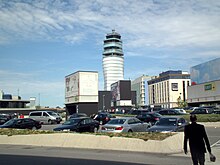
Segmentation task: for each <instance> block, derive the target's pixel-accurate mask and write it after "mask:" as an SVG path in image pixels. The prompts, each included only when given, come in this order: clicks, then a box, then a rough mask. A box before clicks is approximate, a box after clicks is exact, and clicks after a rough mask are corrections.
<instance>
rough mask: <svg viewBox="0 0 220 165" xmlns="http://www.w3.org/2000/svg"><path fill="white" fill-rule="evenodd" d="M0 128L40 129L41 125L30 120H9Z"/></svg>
mask: <svg viewBox="0 0 220 165" xmlns="http://www.w3.org/2000/svg"><path fill="white" fill-rule="evenodd" d="M0 128H16V129H33V130H35V129H40V128H41V123H40V122H39V121H36V120H34V119H31V118H24V119H17V118H14V119H11V120H9V121H7V122H6V123H4V124H3V125H1V126H0Z"/></svg>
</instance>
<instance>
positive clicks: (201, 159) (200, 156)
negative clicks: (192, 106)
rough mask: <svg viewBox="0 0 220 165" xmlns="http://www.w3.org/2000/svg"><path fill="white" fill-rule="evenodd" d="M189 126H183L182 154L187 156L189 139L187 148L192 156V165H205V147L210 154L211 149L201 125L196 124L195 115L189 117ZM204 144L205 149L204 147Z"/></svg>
mask: <svg viewBox="0 0 220 165" xmlns="http://www.w3.org/2000/svg"><path fill="white" fill-rule="evenodd" d="M190 121H191V122H192V123H191V124H189V125H187V126H185V130H184V152H185V154H187V152H188V151H187V141H188V139H189V148H190V152H191V156H192V161H193V165H198V163H199V164H200V165H204V164H205V153H206V147H207V150H208V152H209V153H210V154H211V147H210V144H209V139H208V137H207V134H206V131H205V128H204V126H203V125H200V124H197V123H196V121H197V118H196V115H194V114H193V115H191V116H190ZM205 144H206V147H205Z"/></svg>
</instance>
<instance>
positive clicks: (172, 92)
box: [148, 70, 191, 108]
mask: <svg viewBox="0 0 220 165" xmlns="http://www.w3.org/2000/svg"><path fill="white" fill-rule="evenodd" d="M190 82H191V80H190V75H189V74H188V72H182V71H180V70H179V71H171V70H170V71H166V72H162V73H160V74H159V76H158V77H155V78H153V79H151V80H149V81H148V93H149V104H150V105H151V106H153V105H157V106H158V105H160V106H161V107H162V108H173V107H177V106H178V104H177V103H178V98H180V99H181V100H183V101H186V99H187V87H188V86H189V85H190Z"/></svg>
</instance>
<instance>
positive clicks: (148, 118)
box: [136, 112, 162, 125]
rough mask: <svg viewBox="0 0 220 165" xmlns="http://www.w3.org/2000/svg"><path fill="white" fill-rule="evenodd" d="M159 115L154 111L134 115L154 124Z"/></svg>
mask: <svg viewBox="0 0 220 165" xmlns="http://www.w3.org/2000/svg"><path fill="white" fill-rule="evenodd" d="M161 117H162V115H161V114H159V113H156V112H146V113H144V114H141V115H137V116H136V118H138V119H139V120H141V121H143V122H147V123H150V125H154V124H155V123H156V122H157V121H158V120H160V118H161Z"/></svg>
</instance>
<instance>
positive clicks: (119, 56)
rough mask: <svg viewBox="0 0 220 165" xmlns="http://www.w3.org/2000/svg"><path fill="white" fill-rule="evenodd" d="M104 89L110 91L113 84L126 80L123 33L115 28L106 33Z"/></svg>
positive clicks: (103, 62)
mask: <svg viewBox="0 0 220 165" xmlns="http://www.w3.org/2000/svg"><path fill="white" fill-rule="evenodd" d="M102 67H103V74H104V90H105V91H110V90H111V84H113V83H115V82H117V81H119V80H124V54H123V51H122V40H121V35H120V34H119V33H117V32H115V30H112V32H111V33H109V34H107V35H106V39H105V40H104V51H103V59H102Z"/></svg>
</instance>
